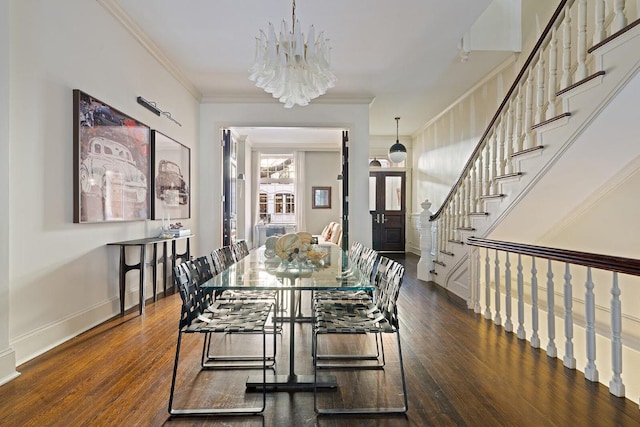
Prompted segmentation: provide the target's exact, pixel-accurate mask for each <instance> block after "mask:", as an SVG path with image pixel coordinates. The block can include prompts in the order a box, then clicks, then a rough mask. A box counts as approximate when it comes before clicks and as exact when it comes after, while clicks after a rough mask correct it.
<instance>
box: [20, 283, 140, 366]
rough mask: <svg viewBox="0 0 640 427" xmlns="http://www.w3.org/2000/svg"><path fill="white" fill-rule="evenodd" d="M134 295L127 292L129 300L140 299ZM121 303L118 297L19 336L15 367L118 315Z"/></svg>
mask: <svg viewBox="0 0 640 427" xmlns="http://www.w3.org/2000/svg"><path fill="white" fill-rule="evenodd" d="M132 297H133V296H131V295H127V300H128V301H137V299H130V298H132ZM135 297H136V298H137V292H136V293H135ZM119 306H120V300H119V298H118V297H115V298H112V299H109V300H106V301H103V302H101V303H98V304H96V305H94V306H92V307H89V308H87V309H86V310H83V311H81V312H77V313H73V314H71V315H68V316H66V317H64V318H62V319H59V320H57V321H54V322H51V323H49V324H47V325H44V326H42V327H39V328H37V329H36V330H33V331H30V332H27V333H26V334H23V335H21V336H18V337H16V338H15V339H13V340H12V341H11V342H10V345H11V347H12V348H13V349H14V351H15V360H16V363H15V364H14V369H15V366H19V365H21V364H23V363H25V362H27V361H29V360H31V359H33V358H34V357H37V356H39V355H41V354H43V353H46V352H47V351H49V350H51V349H52V348H54V347H56V346H58V345H60V344H62V343H64V342H65V341H68V340H70V339H71V338H74V337H76V336H78V335H80V334H81V333H83V332H85V331H87V330H89V329H91V328H93V327H94V326H97V325H99V324H100V323H103V322H105V321H106V320H108V319H110V318H112V317H113V316H115V315H117V314H118V313H119V310H120V307H119Z"/></svg>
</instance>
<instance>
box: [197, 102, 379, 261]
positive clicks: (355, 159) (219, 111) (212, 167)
mask: <svg viewBox="0 0 640 427" xmlns="http://www.w3.org/2000/svg"><path fill="white" fill-rule="evenodd" d="M231 126H239V127H242V126H282V127H291V126H295V127H300V126H309V127H330V128H343V129H348V130H349V138H350V141H349V147H350V148H349V163H350V169H349V193H350V210H351V212H350V216H351V221H350V238H351V240H360V241H361V242H363V243H365V244H370V243H371V221H370V218H368V216H369V215H367V219H366V220H364V221H363V220H362V218H363V216H364V214H365V213H368V211H367V209H368V193H367V192H364V191H359V189H362V188H367V186H368V161H367V159H368V155H369V106H368V105H367V104H326V103H312V104H311V105H308V106H306V107H294V108H292V109H290V110H286V109H284V108H283V107H282V105H281V104H280V103H279V102H277V101H275V100H274V102H273V103H264V104H245V103H237V104H231V103H229V104H223V103H204V104H202V106H201V109H200V150H201V151H200V154H201V155H200V166H201V174H200V182H201V183H202V186H203V189H204V188H206V189H207V190H206V191H203V192H202V193H201V198H200V201H201V205H200V217H201V218H202V221H201V225H200V234H201V235H202V238H201V239H200V243H201V251H202V252H203V253H209V252H210V251H212V250H213V249H215V248H216V247H218V246H219V245H220V243H221V242H222V238H221V229H220V215H221V203H220V200H221V185H220V165H221V151H220V139H221V129H222V128H226V127H231Z"/></svg>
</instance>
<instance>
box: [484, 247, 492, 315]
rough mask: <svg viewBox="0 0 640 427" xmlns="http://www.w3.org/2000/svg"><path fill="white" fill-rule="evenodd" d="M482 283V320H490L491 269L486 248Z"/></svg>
mask: <svg viewBox="0 0 640 427" xmlns="http://www.w3.org/2000/svg"><path fill="white" fill-rule="evenodd" d="M484 282H485V283H484V303H485V307H484V318H485V319H489V320H491V267H490V263H489V249H488V248H487V254H486V258H485V262H484Z"/></svg>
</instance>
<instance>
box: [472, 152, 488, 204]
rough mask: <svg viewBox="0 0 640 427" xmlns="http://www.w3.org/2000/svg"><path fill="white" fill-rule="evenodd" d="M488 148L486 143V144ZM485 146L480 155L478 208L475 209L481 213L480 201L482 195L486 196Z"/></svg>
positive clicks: (477, 193)
mask: <svg viewBox="0 0 640 427" xmlns="http://www.w3.org/2000/svg"><path fill="white" fill-rule="evenodd" d="M485 146H486V143H485ZM484 150H485V148H484V146H483V147H482V149H481V150H480V152H479V153H478V171H477V172H478V189H477V191H476V207H475V209H474V212H480V211H481V208H480V206H481V203H480V202H481V201H480V197H482V195H483V194H484V193H483V192H484Z"/></svg>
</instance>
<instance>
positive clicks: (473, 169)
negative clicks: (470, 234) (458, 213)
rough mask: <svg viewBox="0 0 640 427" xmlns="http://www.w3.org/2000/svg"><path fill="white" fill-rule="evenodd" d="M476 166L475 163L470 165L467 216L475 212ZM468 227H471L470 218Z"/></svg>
mask: <svg viewBox="0 0 640 427" xmlns="http://www.w3.org/2000/svg"><path fill="white" fill-rule="evenodd" d="M476 165H477V163H476V162H475V161H474V162H473V164H472V165H471V179H470V183H469V199H470V200H469V211H468V212H467V214H469V213H471V212H477V211H478V207H477V204H476V203H477V198H478V195H477V191H478V175H477V174H476ZM469 226H471V218H469Z"/></svg>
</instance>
